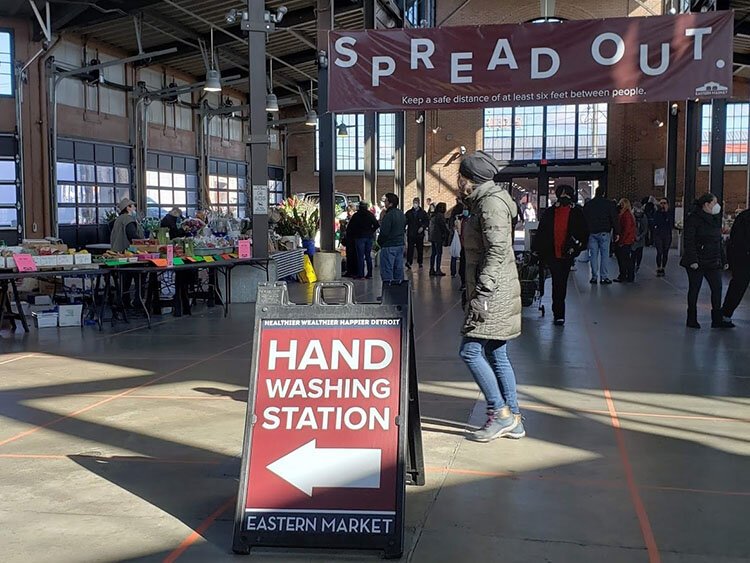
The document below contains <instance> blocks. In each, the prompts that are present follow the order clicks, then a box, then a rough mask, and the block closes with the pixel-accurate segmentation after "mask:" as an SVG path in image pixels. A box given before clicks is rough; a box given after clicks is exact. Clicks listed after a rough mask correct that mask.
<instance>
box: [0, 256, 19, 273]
mask: <svg viewBox="0 0 750 563" xmlns="http://www.w3.org/2000/svg"><path fill="white" fill-rule="evenodd" d="M0 264H2V266H3V267H4V268H8V269H9V270H12V269H14V268H15V267H16V261H15V260H13V258H0Z"/></svg>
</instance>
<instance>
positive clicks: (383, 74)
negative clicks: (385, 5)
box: [328, 12, 734, 112]
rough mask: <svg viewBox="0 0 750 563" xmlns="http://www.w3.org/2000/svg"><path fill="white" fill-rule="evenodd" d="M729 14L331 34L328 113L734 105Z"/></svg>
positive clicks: (731, 27) (731, 22)
mask: <svg viewBox="0 0 750 563" xmlns="http://www.w3.org/2000/svg"><path fill="white" fill-rule="evenodd" d="M733 22H734V20H733V16H732V13H731V12H708V13H704V14H683V15H678V16H654V17H648V18H614V19H606V20H586V21H570V22H562V23H542V24H520V25H486V26H477V27H444V28H434V29H398V30H370V31H337V32H330V34H329V54H330V57H329V58H330V60H329V65H328V69H329V70H328V72H329V84H330V86H329V88H330V94H329V102H328V110H329V111H334V112H342V111H352V110H378V111H380V110H389V109H405V110H408V109H440V108H444V109H459V108H472V107H492V106H514V105H551V104H568V103H581V102H589V103H591V102H641V101H644V102H645V101H649V102H655V101H668V100H685V99H693V98H706V99H710V98H726V97H729V96H730V95H731V89H732V35H733Z"/></svg>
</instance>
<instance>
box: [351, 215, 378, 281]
mask: <svg viewBox="0 0 750 563" xmlns="http://www.w3.org/2000/svg"><path fill="white" fill-rule="evenodd" d="M379 227H380V224H379V223H378V220H377V219H375V215H373V214H372V213H371V212H370V206H369V205H368V204H367V202H366V201H360V202H359V208H358V209H357V212H356V213H355V214H354V215H352V217H351V219H349V225H348V226H347V228H346V232H347V236H348V237H351V238H352V239H353V240H354V246H355V248H356V251H357V272H356V277H357V278H359V279H362V278H366V279H370V278H371V277H372V244H373V242H375V231H377V230H378V228H379ZM365 266H367V270H366V271H365Z"/></svg>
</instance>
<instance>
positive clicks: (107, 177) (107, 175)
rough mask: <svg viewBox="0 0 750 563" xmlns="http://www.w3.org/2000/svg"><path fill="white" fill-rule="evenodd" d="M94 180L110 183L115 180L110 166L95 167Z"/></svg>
mask: <svg viewBox="0 0 750 563" xmlns="http://www.w3.org/2000/svg"><path fill="white" fill-rule="evenodd" d="M96 181H97V182H103V183H105V184H111V183H112V182H114V181H115V175H114V170H113V168H112V167H111V166H97V167H96Z"/></svg>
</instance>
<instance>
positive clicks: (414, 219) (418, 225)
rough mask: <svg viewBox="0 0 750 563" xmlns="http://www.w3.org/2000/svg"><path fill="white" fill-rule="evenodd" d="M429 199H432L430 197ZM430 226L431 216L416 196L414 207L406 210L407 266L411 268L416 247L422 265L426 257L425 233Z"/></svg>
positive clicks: (418, 259)
mask: <svg viewBox="0 0 750 563" xmlns="http://www.w3.org/2000/svg"><path fill="white" fill-rule="evenodd" d="M428 201H430V200H429V199H428ZM429 226H430V216H429V215H428V214H427V212H426V211H425V210H424V209H422V207H421V206H420V203H419V198H418V197H415V198H414V201H413V202H412V208H411V209H410V210H409V211H407V212H406V267H407V268H411V263H412V261H413V260H414V248H415V247H416V249H417V263H419V267H420V268H421V267H422V260H423V259H424V233H425V231H426V230H427V228H428V227H429Z"/></svg>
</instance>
